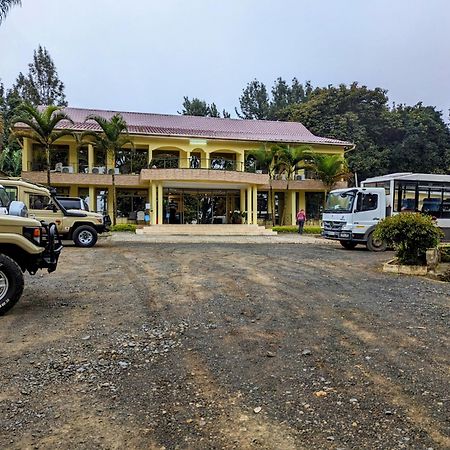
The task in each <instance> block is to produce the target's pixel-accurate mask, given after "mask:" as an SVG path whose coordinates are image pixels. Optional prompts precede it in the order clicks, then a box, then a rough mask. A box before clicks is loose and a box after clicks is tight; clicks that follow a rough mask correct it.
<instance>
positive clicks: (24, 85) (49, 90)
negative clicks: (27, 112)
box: [13, 45, 67, 106]
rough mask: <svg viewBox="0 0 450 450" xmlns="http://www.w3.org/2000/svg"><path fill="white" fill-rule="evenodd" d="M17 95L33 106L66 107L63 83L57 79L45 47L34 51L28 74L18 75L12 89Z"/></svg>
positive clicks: (53, 64) (53, 65)
mask: <svg viewBox="0 0 450 450" xmlns="http://www.w3.org/2000/svg"><path fill="white" fill-rule="evenodd" d="M13 89H15V90H16V91H17V92H18V93H19V95H20V96H21V97H22V98H23V99H24V100H25V101H26V102H28V103H30V104H32V105H34V106H40V105H44V106H47V105H58V106H67V101H66V96H65V94H64V83H63V82H62V81H61V80H60V79H59V77H58V72H57V70H56V66H55V63H54V62H53V59H52V58H51V56H50V54H49V52H48V51H47V49H46V48H45V47H42V46H41V45H39V47H38V49H37V50H35V51H34V55H33V62H32V63H30V64H29V65H28V74H27V75H24V74H23V73H22V72H20V73H19V75H18V77H17V79H16V83H15V85H14V87H13Z"/></svg>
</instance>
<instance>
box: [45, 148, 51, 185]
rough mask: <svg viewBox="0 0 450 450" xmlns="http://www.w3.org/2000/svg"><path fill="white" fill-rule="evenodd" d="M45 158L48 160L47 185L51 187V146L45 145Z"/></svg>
mask: <svg viewBox="0 0 450 450" xmlns="http://www.w3.org/2000/svg"><path fill="white" fill-rule="evenodd" d="M45 159H46V160H47V185H48V187H50V146H46V147H45Z"/></svg>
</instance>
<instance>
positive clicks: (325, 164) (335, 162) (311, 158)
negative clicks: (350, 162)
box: [304, 152, 350, 199]
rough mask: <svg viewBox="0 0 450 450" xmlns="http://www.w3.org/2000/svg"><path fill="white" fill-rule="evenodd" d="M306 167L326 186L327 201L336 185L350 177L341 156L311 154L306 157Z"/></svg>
mask: <svg viewBox="0 0 450 450" xmlns="http://www.w3.org/2000/svg"><path fill="white" fill-rule="evenodd" d="M304 160H305V164H304V167H305V168H307V169H310V170H312V171H313V172H314V174H315V175H316V177H317V179H319V180H320V181H322V183H323V185H324V186H325V199H326V197H327V194H328V192H330V191H331V190H332V189H333V188H334V187H335V186H336V184H337V183H338V182H339V181H340V180H342V179H345V178H347V177H348V176H349V175H350V171H349V170H348V167H347V163H346V161H345V159H344V158H342V157H341V156H340V155H329V154H322V153H314V152H310V153H309V154H308V155H305V156H304Z"/></svg>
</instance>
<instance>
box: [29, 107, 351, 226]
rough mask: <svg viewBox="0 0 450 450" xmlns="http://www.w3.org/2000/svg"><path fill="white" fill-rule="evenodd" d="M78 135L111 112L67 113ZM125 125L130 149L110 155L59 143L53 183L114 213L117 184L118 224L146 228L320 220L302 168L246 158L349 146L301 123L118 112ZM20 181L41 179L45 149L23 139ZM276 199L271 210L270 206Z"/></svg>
mask: <svg viewBox="0 0 450 450" xmlns="http://www.w3.org/2000/svg"><path fill="white" fill-rule="evenodd" d="M65 112H66V113H67V114H68V115H69V116H70V117H71V118H72V120H73V121H74V124H73V125H72V124H70V125H69V124H64V125H62V126H63V127H67V128H70V129H72V130H74V131H75V132H82V131H85V130H94V131H97V130H98V128H97V127H96V124H95V123H93V122H92V121H89V120H88V121H86V117H87V116H89V115H91V114H95V115H100V116H102V117H104V118H107V119H109V118H111V117H112V115H113V114H115V113H116V112H113V111H100V110H90V109H79V108H65ZM120 114H121V115H122V116H123V118H124V119H125V121H126V122H127V124H128V131H129V135H130V137H131V139H132V141H133V144H134V145H133V148H131V146H130V147H129V148H124V149H123V150H122V151H121V152H120V153H119V154H117V155H116V158H115V160H113V159H112V157H111V155H106V154H104V153H102V152H101V151H100V150H99V149H96V148H95V147H94V146H93V145H91V144H89V145H82V146H80V145H78V144H77V141H76V139H75V138H71V137H66V138H61V140H60V141H57V143H56V144H55V145H54V147H53V148H52V151H51V157H50V169H51V184H52V186H54V187H56V188H57V190H58V192H59V194H60V195H66V196H79V197H82V198H85V199H86V200H87V202H88V203H89V207H90V209H91V210H93V211H98V212H108V213H109V214H110V215H112V213H113V211H112V205H113V202H112V189H111V186H112V177H113V175H112V174H113V173H114V178H115V185H116V198H117V208H116V215H117V218H118V222H119V223H120V222H128V221H132V222H133V221H136V220H137V219H138V217H142V214H143V213H144V212H145V214H147V215H148V216H149V220H150V223H151V224H165V223H171V224H176V223H181V224H185V223H189V224H192V223H248V224H264V223H271V221H272V216H273V215H274V216H275V217H274V218H275V222H276V223H278V224H287V225H294V224H295V216H296V211H298V210H299V209H300V208H303V209H305V210H306V214H307V217H308V219H318V217H319V213H320V206H321V204H322V202H323V195H324V191H325V189H324V186H323V184H322V182H321V181H319V180H317V179H314V176H313V174H311V173H309V172H308V171H305V170H299V171H297V172H296V173H295V174H294V175H293V176H292V177H290V178H291V179H286V177H285V176H284V174H282V173H281V174H279V175H278V176H276V177H274V178H275V179H269V175H268V173H267V168H265V167H258V163H257V161H255V160H254V159H253V158H252V157H251V155H250V153H251V151H254V150H256V149H259V148H261V147H262V146H266V147H270V146H271V145H273V144H287V145H291V146H305V147H306V146H307V147H308V148H309V149H310V150H312V151H314V152H317V153H328V154H338V155H341V156H343V154H344V151H345V150H346V149H349V148H351V146H352V144H351V143H349V142H344V141H339V140H336V139H328V138H322V137H318V136H315V135H313V134H312V133H311V132H310V131H309V130H307V129H306V128H305V127H304V126H303V125H302V124H300V123H295V122H272V121H257V120H239V119H221V118H210V117H193V116H171V115H161V114H145V113H130V112H121V113H120ZM22 155H23V156H22V158H23V159H22V177H23V178H26V179H27V180H30V181H33V182H37V183H42V184H44V183H46V159H45V153H44V151H43V149H42V148H41V147H40V146H39V145H38V144H36V143H34V142H32V141H30V140H29V139H25V140H24V144H23V154H22ZM270 189H272V192H273V193H274V198H275V201H274V205H275V211H272V207H271V204H270V202H269V201H268V196H269V190H270Z"/></svg>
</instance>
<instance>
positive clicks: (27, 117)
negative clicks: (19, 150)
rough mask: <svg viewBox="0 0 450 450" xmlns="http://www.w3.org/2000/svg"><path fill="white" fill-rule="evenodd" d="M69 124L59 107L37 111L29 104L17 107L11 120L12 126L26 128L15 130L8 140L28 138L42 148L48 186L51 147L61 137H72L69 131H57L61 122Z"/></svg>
mask: <svg viewBox="0 0 450 450" xmlns="http://www.w3.org/2000/svg"><path fill="white" fill-rule="evenodd" d="M64 121H65V122H69V123H70V124H72V125H73V121H72V119H71V118H70V117H69V116H68V115H67V114H66V113H65V112H63V111H62V108H61V107H60V106H52V105H50V106H47V107H45V108H44V109H42V110H41V109H38V108H36V107H34V106H33V105H30V104H29V103H23V104H22V105H21V106H20V107H19V113H18V115H17V116H15V117H14V118H13V119H12V124H13V126H14V125H16V124H23V125H27V127H28V128H20V129H15V130H14V131H13V133H12V134H11V136H10V139H17V140H19V139H22V138H28V139H30V140H32V141H35V142H38V143H39V144H41V145H42V146H43V147H44V150H45V158H46V164H47V184H48V186H50V151H51V147H52V145H53V144H54V143H55V141H57V140H58V139H60V138H62V137H63V136H73V133H72V131H71V130H69V129H66V130H65V129H63V130H59V131H57V127H58V125H60V123H61V122H64Z"/></svg>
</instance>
